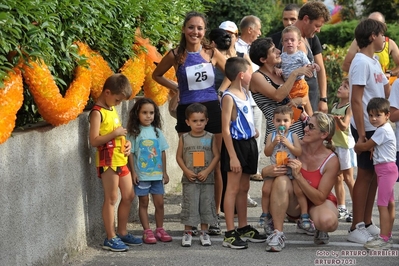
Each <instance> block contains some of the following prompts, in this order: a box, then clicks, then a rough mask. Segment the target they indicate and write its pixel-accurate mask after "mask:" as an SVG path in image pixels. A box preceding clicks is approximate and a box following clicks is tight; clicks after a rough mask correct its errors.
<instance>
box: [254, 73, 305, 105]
mask: <svg viewBox="0 0 399 266" xmlns="http://www.w3.org/2000/svg"><path fill="white" fill-rule="evenodd" d="M300 75H306V76H308V77H311V76H312V75H313V71H312V67H311V66H304V67H300V68H298V69H295V70H294V71H292V72H291V74H290V76H289V77H288V79H287V80H286V81H285V82H284V84H282V85H281V86H280V87H279V88H278V89H277V90H276V89H275V88H274V87H273V86H272V85H271V84H270V83H269V82H267V80H266V79H265V77H264V76H263V75H262V74H260V73H258V72H255V73H253V74H252V78H251V82H250V86H249V88H250V90H251V91H252V92H258V93H261V94H263V95H264V96H266V97H267V98H269V99H272V100H274V101H276V102H281V101H282V100H284V99H285V97H287V95H288V94H289V92H290V91H291V88H292V85H293V84H294V82H295V79H296V77H297V76H300Z"/></svg>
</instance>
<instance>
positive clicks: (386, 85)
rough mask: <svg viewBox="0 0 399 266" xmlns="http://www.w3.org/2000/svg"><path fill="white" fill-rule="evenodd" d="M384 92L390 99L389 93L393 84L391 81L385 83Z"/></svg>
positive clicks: (386, 97)
mask: <svg viewBox="0 0 399 266" xmlns="http://www.w3.org/2000/svg"><path fill="white" fill-rule="evenodd" d="M384 93H385V99H388V98H389V94H391V85H389V82H388V83H387V84H385V85H384Z"/></svg>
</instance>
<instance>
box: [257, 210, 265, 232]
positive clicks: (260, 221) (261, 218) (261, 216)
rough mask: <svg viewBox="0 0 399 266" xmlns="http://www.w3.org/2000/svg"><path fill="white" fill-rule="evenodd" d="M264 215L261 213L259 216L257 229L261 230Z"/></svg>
mask: <svg viewBox="0 0 399 266" xmlns="http://www.w3.org/2000/svg"><path fill="white" fill-rule="evenodd" d="M266 215H267V214H266V213H264V212H262V214H261V215H260V216H259V222H258V227H260V228H262V227H263V225H264V224H265V217H266Z"/></svg>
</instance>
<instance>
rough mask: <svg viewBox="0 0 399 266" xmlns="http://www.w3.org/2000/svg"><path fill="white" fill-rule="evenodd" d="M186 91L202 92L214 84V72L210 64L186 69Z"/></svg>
mask: <svg viewBox="0 0 399 266" xmlns="http://www.w3.org/2000/svg"><path fill="white" fill-rule="evenodd" d="M186 75H187V82H188V89H189V90H190V91H192V90H203V89H207V88H209V87H212V86H213V85H214V84H215V72H214V70H213V66H212V64H211V63H202V64H198V65H194V66H189V67H186Z"/></svg>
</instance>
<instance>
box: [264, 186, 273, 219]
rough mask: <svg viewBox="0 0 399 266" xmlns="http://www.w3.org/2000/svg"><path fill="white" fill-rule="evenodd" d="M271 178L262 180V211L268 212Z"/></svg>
mask: <svg viewBox="0 0 399 266" xmlns="http://www.w3.org/2000/svg"><path fill="white" fill-rule="evenodd" d="M272 185H273V179H267V180H265V181H263V186H262V212H263V213H268V212H269V204H270V193H271V190H272Z"/></svg>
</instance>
